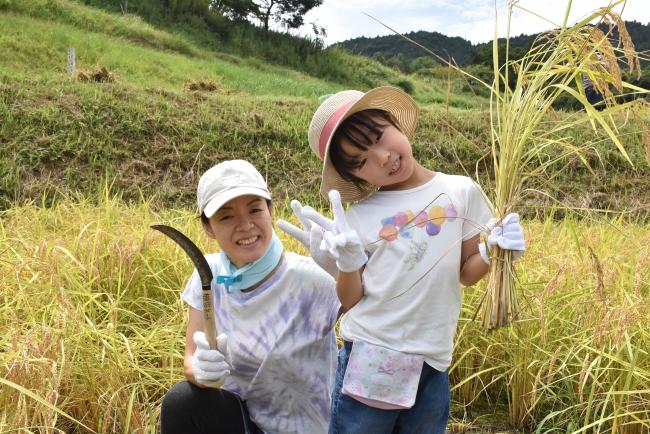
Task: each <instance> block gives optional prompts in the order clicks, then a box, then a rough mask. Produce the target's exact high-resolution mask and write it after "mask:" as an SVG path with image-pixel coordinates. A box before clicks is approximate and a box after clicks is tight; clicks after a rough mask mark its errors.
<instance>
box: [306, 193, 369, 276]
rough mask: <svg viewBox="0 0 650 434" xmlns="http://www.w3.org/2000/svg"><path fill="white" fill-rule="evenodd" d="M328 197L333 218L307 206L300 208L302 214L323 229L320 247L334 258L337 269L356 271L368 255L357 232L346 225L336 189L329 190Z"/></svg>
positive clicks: (366, 259) (347, 271)
mask: <svg viewBox="0 0 650 434" xmlns="http://www.w3.org/2000/svg"><path fill="white" fill-rule="evenodd" d="M329 198H330V202H331V203H332V210H333V212H334V220H330V219H328V218H326V217H323V216H322V215H321V214H319V213H318V212H317V211H316V210H315V209H313V208H311V207H309V206H306V207H304V208H303V209H302V214H303V216H304V217H305V218H307V219H309V220H311V221H312V222H313V223H316V224H317V225H319V226H320V227H322V228H323V229H324V230H325V232H323V240H322V241H321V243H320V248H321V250H325V251H327V252H329V254H330V255H332V257H333V258H335V259H336V266H337V267H338V269H339V270H340V271H343V272H346V273H350V272H353V271H357V270H358V269H359V268H361V267H363V265H364V264H365V263H366V262H368V255H366V252H365V250H364V248H363V243H362V242H361V238H359V234H357V232H356V231H355V230H354V229H352V228H350V226H349V225H348V221H347V219H346V218H345V212H344V211H343V205H342V204H341V195H340V194H339V192H338V191H337V190H332V191H330V192H329Z"/></svg>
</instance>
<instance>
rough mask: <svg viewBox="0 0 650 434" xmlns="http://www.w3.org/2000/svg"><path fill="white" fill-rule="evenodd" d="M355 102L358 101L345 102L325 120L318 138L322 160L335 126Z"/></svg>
mask: <svg viewBox="0 0 650 434" xmlns="http://www.w3.org/2000/svg"><path fill="white" fill-rule="evenodd" d="M354 103H356V101H350V102H348V103H346V104H343V105H342V106H341V107H339V108H338V109H337V110H336V111H335V112H334V113H332V115H331V116H330V117H329V119H327V122H325V126H323V130H322V131H321V133H320V138H319V139H318V153H319V154H320V159H321V160H323V159H325V150H326V149H327V143H328V142H329V138H330V136H331V135H332V132H334V128H336V126H337V125H338V123H339V121H340V120H341V118H342V117H343V116H344V115H345V113H346V112H347V111H348V109H349V108H350V107H352V105H354Z"/></svg>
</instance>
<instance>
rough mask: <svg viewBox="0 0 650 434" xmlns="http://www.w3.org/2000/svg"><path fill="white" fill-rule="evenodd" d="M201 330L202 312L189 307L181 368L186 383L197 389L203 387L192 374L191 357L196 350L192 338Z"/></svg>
mask: <svg viewBox="0 0 650 434" xmlns="http://www.w3.org/2000/svg"><path fill="white" fill-rule="evenodd" d="M201 330H203V312H201V311H200V310H197V309H194V308H193V307H191V306H190V312H189V320H188V322H187V332H186V333H185V359H184V362H183V368H184V371H185V378H187V381H189V382H190V383H192V384H194V385H196V386H198V387H204V386H202V385H200V384H199V383H197V382H196V379H195V378H194V372H192V356H194V351H195V350H196V344H195V343H194V339H193V338H192V337H193V336H194V332H197V331H201Z"/></svg>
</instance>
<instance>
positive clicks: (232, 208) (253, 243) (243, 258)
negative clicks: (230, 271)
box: [203, 195, 273, 268]
mask: <svg viewBox="0 0 650 434" xmlns="http://www.w3.org/2000/svg"><path fill="white" fill-rule="evenodd" d="M203 227H204V229H205V230H206V232H207V233H208V236H210V237H211V238H214V239H216V240H217V242H218V243H219V246H221V248H222V249H223V251H224V252H225V253H226V255H228V258H229V259H230V261H231V262H232V263H233V264H235V266H237V268H241V267H243V266H244V265H246V264H248V263H250V262H254V261H256V260H258V259H260V258H261V257H262V256H263V255H264V252H266V249H267V248H268V246H269V244H270V243H271V239H272V235H273V220H272V217H271V210H270V209H269V207H268V205H267V203H266V199H264V198H262V197H259V196H253V195H246V196H239V197H236V198H234V199H232V200H231V201H229V202H226V204H225V205H223V206H222V207H221V208H219V210H218V211H217V212H216V213H214V214H213V215H212V217H210V219H209V222H208V224H204V225H203Z"/></svg>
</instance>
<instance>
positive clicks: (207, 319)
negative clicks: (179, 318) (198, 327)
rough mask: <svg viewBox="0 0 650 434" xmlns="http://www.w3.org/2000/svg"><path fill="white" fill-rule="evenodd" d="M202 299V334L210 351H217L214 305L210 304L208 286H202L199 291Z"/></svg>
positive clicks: (210, 292)
mask: <svg viewBox="0 0 650 434" xmlns="http://www.w3.org/2000/svg"><path fill="white" fill-rule="evenodd" d="M201 297H202V299H203V333H205V338H206V339H207V340H208V345H210V349H211V350H216V349H217V325H216V324H215V322H214V303H213V302H212V289H211V288H210V285H208V286H204V287H203V291H201Z"/></svg>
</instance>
